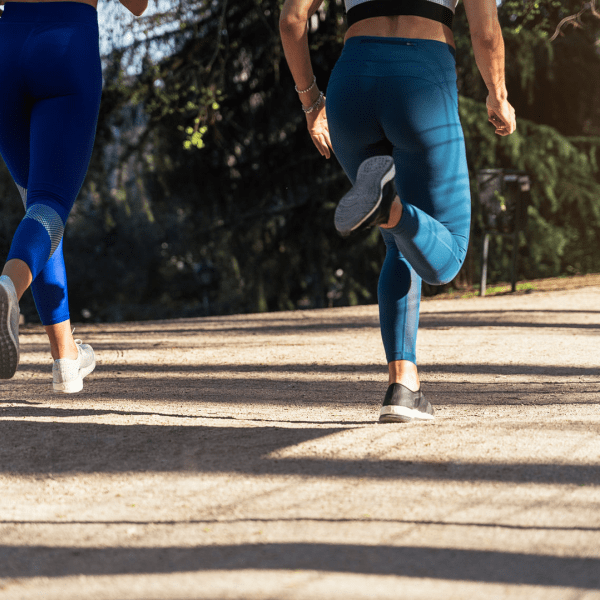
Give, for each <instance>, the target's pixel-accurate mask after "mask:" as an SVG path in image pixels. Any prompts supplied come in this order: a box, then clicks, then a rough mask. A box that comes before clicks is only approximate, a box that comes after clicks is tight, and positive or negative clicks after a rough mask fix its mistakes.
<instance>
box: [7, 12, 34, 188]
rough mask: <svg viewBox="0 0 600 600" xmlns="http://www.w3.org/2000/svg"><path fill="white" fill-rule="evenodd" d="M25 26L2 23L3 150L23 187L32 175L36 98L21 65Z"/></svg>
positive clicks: (14, 176)
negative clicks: (30, 94)
mask: <svg viewBox="0 0 600 600" xmlns="http://www.w3.org/2000/svg"><path fill="white" fill-rule="evenodd" d="M24 34H25V31H23V28H22V27H20V28H19V27H17V28H13V27H8V26H7V25H6V24H4V25H3V24H2V23H0V56H1V57H2V60H0V90H2V93H0V154H1V155H2V158H3V159H4V162H5V163H6V166H7V167H8V170H9V172H10V174H11V175H12V177H13V179H14V180H15V182H16V183H17V185H19V186H20V187H21V188H26V187H27V180H28V177H29V126H30V120H31V108H32V102H31V101H30V100H28V99H27V97H26V91H25V87H24V83H23V80H22V77H21V73H20V69H19V44H20V40H21V38H24Z"/></svg>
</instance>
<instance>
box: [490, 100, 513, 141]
mask: <svg viewBox="0 0 600 600" xmlns="http://www.w3.org/2000/svg"><path fill="white" fill-rule="evenodd" d="M485 104H486V106H487V112H488V121H489V122H490V123H491V124H492V125H493V126H494V127H495V128H496V133H497V134H498V135H510V134H511V133H513V131H514V130H515V129H516V128H517V119H516V117H515V109H514V108H513V107H512V106H511V105H510V102H508V100H499V99H497V98H492V96H488V97H487V99H486V101H485Z"/></svg>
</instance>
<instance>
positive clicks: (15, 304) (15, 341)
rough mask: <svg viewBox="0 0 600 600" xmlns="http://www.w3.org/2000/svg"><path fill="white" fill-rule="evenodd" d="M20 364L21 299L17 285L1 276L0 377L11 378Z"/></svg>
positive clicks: (8, 278)
mask: <svg viewBox="0 0 600 600" xmlns="http://www.w3.org/2000/svg"><path fill="white" fill-rule="evenodd" d="M18 366H19V301H18V300H17V291H16V290H15V286H14V284H13V282H12V280H11V279H10V277H7V276H6V275H2V276H1V277H0V379H10V378H11V377H12V376H13V375H14V374H15V372H16V370H17V367H18Z"/></svg>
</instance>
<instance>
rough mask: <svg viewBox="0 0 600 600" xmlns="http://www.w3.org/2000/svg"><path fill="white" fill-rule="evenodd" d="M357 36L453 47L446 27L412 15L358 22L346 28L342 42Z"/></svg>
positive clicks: (448, 29) (450, 34)
mask: <svg viewBox="0 0 600 600" xmlns="http://www.w3.org/2000/svg"><path fill="white" fill-rule="evenodd" d="M357 35H369V36H375V37H398V38H412V39H422V40H436V41H438V42H445V43H446V44H450V46H452V47H453V48H454V47H455V46H454V36H453V35H452V30H451V29H450V28H449V27H448V26H446V25H444V24H443V23H438V22H437V21H432V20H431V19H426V18H425V17H413V16H412V15H397V16H394V17H371V18H370V19H364V20H362V21H358V23H354V25H351V26H350V27H349V28H348V31H347V32H346V36H345V38H344V41H345V40H347V39H348V38H351V37H356V36H357Z"/></svg>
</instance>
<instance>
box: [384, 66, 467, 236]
mask: <svg viewBox="0 0 600 600" xmlns="http://www.w3.org/2000/svg"><path fill="white" fill-rule="evenodd" d="M382 95H383V97H384V98H385V99H386V101H385V105H384V107H383V108H382V126H383V128H384V130H385V133H386V136H387V137H388V138H389V139H390V141H391V142H392V144H393V148H394V149H393V157H394V162H395V165H396V184H397V189H398V193H399V196H400V198H401V200H402V201H403V202H406V203H409V204H412V205H413V206H416V207H417V208H419V209H421V210H422V211H423V212H425V213H426V214H428V215H430V216H431V217H433V218H434V219H435V220H436V221H438V222H440V223H441V224H442V225H444V226H445V227H446V228H447V229H448V230H449V231H450V232H451V233H452V234H454V235H456V236H459V237H460V238H464V240H465V244H466V242H467V240H468V234H469V227H470V215H471V193H470V187H469V172H468V168H467V161H466V152H465V144H464V135H463V131H462V127H461V124H460V120H459V117H458V105H457V102H456V94H453V93H452V89H451V87H450V86H444V85H443V84H442V85H440V84H439V83H436V82H433V81H428V80H419V79H416V78H413V79H410V80H407V79H404V78H402V79H395V78H390V79H388V80H386V82H385V85H384V87H383V91H382Z"/></svg>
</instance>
